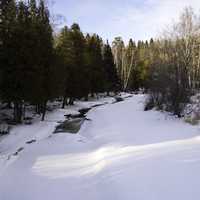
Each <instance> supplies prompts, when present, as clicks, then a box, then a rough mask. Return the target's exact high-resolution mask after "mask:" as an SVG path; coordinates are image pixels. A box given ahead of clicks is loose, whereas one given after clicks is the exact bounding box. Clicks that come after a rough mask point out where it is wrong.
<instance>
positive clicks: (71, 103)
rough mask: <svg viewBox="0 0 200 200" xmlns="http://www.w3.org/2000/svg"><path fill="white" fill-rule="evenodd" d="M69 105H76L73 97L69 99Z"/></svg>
mask: <svg viewBox="0 0 200 200" xmlns="http://www.w3.org/2000/svg"><path fill="white" fill-rule="evenodd" d="M69 105H74V98H73V97H70V98H69Z"/></svg>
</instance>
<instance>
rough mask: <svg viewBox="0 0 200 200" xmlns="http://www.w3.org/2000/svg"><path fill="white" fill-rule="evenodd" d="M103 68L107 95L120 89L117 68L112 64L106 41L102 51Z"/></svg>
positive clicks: (109, 49) (110, 52) (109, 48)
mask: <svg viewBox="0 0 200 200" xmlns="http://www.w3.org/2000/svg"><path fill="white" fill-rule="evenodd" d="M103 66H104V70H105V77H106V87H105V89H106V92H107V94H108V95H109V92H110V91H118V90H119V89H120V82H119V78H118V75H117V68H116V66H115V64H114V59H113V54H112V50H111V47H110V45H109V43H108V41H107V44H105V45H104V49H103Z"/></svg>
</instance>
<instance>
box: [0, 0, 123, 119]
mask: <svg viewBox="0 0 200 200" xmlns="http://www.w3.org/2000/svg"><path fill="white" fill-rule="evenodd" d="M0 14H1V16H0V26H1V27H0V99H1V102H6V103H7V104H8V106H9V107H13V110H14V112H13V113H14V115H13V119H14V121H15V122H17V123H21V122H22V121H23V117H24V116H25V113H24V111H25V106H26V105H27V104H31V105H34V106H35V110H36V112H37V113H38V114H41V115H42V120H44V117H45V113H46V107H47V102H48V101H49V100H54V99H56V98H60V97H62V98H63V107H64V106H65V104H66V103H70V104H73V101H74V99H76V98H82V97H84V98H85V99H86V100H87V98H88V95H89V94H91V95H94V93H98V92H107V93H109V92H110V91H118V90H119V89H120V81H119V79H118V76H117V71H116V68H115V64H114V61H113V56H112V51H111V47H110V46H109V44H108V43H106V44H104V43H103V41H102V39H101V38H100V37H99V36H98V35H86V36H84V34H83V33H82V32H81V30H80V27H79V25H78V24H73V25H72V26H71V27H70V28H68V27H65V28H63V29H62V31H61V33H60V34H59V35H57V36H54V34H53V30H52V26H51V23H50V15H49V10H48V7H47V6H46V5H45V3H44V1H43V0H40V1H37V2H36V0H30V1H27V2H24V1H15V0H2V1H1V2H0ZM68 100H69V102H68Z"/></svg>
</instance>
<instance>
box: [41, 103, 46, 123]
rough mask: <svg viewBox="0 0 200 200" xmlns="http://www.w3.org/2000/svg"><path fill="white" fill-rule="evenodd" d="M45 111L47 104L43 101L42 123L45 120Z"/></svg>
mask: <svg viewBox="0 0 200 200" xmlns="http://www.w3.org/2000/svg"><path fill="white" fill-rule="evenodd" d="M46 110H47V102H46V101H45V102H44V103H43V104H42V121H44V119H45V115H46Z"/></svg>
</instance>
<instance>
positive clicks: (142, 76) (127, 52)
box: [113, 8, 200, 117]
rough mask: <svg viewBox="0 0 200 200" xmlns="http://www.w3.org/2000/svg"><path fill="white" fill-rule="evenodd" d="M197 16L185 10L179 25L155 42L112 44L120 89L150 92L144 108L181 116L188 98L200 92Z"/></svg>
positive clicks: (119, 42) (199, 34) (120, 41)
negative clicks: (121, 85) (119, 78)
mask: <svg viewBox="0 0 200 200" xmlns="http://www.w3.org/2000/svg"><path fill="white" fill-rule="evenodd" d="M199 19H200V17H199V16H197V15H195V13H194V12H193V10H192V8H186V9H185V10H184V12H183V13H182V14H181V16H180V19H179V21H178V22H176V23H174V24H172V25H171V26H170V27H168V28H167V30H165V31H163V34H162V37H161V38H159V39H156V40H153V39H151V40H150V41H139V42H138V43H137V45H136V44H135V43H134V42H133V41H132V40H130V42H129V45H128V46H124V43H123V41H122V40H121V39H120V38H116V39H115V41H114V43H113V54H114V58H115V63H116V65H117V68H118V71H119V74H120V77H121V78H122V83H123V88H124V89H125V90H133V89H138V88H144V89H145V90H146V91H147V92H148V93H149V99H148V101H147V105H146V108H145V109H151V108H153V107H157V108H158V109H162V110H167V111H170V112H173V113H174V114H175V115H178V116H179V117H180V116H182V115H183V110H184V108H185V105H186V104H187V103H188V101H189V99H190V96H191V95H193V94H194V93H196V92H198V91H199V89H200V20H199Z"/></svg>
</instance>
